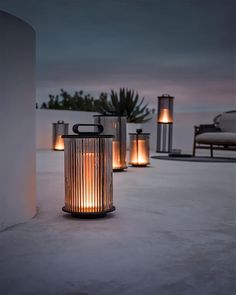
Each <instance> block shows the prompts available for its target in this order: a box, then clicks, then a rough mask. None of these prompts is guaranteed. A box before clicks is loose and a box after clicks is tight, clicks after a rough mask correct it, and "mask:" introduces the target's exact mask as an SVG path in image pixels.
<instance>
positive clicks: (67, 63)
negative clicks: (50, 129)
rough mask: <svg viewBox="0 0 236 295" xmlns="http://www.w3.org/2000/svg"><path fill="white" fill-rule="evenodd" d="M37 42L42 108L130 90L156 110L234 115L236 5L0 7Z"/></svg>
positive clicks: (138, 0) (87, 1) (212, 1)
mask: <svg viewBox="0 0 236 295" xmlns="http://www.w3.org/2000/svg"><path fill="white" fill-rule="evenodd" d="M0 9H1V10H4V11H7V12H9V13H12V14H14V15H16V16H18V17H20V18H22V19H23V20H25V21H26V22H28V23H29V24H31V25H32V26H33V28H34V29H35V31H36V34H37V101H38V102H42V101H45V100H48V94H57V93H59V91H60V89H61V88H63V89H65V90H67V91H69V92H73V91H74V90H81V89H82V90H84V91H85V92H88V93H90V94H92V95H95V96H98V94H99V93H100V92H102V91H105V92H110V89H114V90H118V89H119V88H120V87H129V88H133V89H135V90H137V91H138V92H139V94H140V95H141V96H145V98H146V99H147V101H148V102H149V103H150V106H151V107H152V106H153V107H156V97H157V96H158V95H161V94H162V93H169V94H171V95H173V96H175V98H176V100H175V110H176V111H226V110H231V109H236V98H235V1H234V0H41V1H38V0H37V1H36V0H20V1H19V0H0Z"/></svg>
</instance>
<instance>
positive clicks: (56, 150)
mask: <svg viewBox="0 0 236 295" xmlns="http://www.w3.org/2000/svg"><path fill="white" fill-rule="evenodd" d="M52 150H53V151H55V152H64V149H63V150H58V149H52Z"/></svg>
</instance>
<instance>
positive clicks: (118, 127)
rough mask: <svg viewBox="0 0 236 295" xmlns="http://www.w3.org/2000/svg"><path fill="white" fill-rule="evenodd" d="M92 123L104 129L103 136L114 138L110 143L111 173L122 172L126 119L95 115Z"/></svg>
mask: <svg viewBox="0 0 236 295" xmlns="http://www.w3.org/2000/svg"><path fill="white" fill-rule="evenodd" d="M94 122H95V123H96V124H101V125H102V126H103V127H104V134H112V135H113V136H114V138H113V142H112V150H113V160H112V163H113V164H112V167H113V171H122V170H124V169H126V168H127V165H126V117H125V116H115V115H95V116H94Z"/></svg>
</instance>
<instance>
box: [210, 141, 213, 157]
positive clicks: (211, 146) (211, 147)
mask: <svg viewBox="0 0 236 295" xmlns="http://www.w3.org/2000/svg"><path fill="white" fill-rule="evenodd" d="M210 150H211V158H213V145H212V144H211V145H210Z"/></svg>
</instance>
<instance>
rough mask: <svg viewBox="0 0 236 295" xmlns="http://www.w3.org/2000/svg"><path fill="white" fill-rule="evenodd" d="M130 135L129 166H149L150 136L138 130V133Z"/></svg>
mask: <svg viewBox="0 0 236 295" xmlns="http://www.w3.org/2000/svg"><path fill="white" fill-rule="evenodd" d="M129 135H130V155H129V159H130V160H129V164H131V165H132V166H147V165H148V164H149V135H150V133H142V129H137V131H136V133H129Z"/></svg>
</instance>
